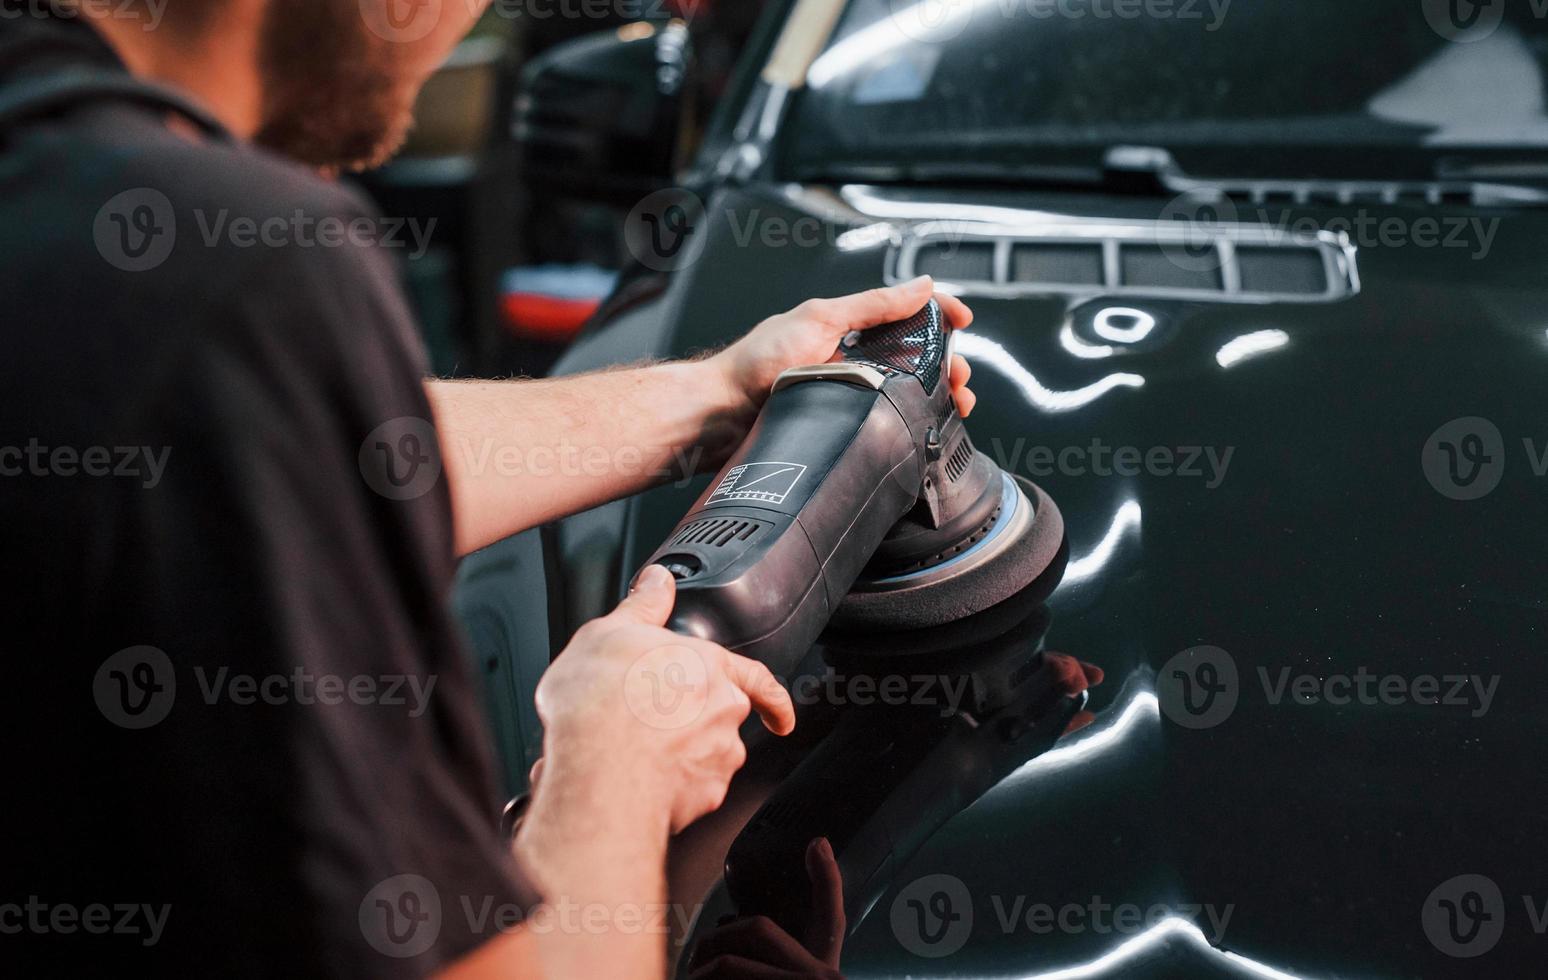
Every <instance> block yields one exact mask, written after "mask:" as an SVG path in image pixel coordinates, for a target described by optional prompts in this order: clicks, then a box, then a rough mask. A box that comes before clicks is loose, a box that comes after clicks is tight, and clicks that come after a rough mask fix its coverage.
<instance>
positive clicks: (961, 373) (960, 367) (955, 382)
mask: <svg viewBox="0 0 1548 980" xmlns="http://www.w3.org/2000/svg"><path fill="white" fill-rule="evenodd" d="M972 377H973V365H971V364H969V363H968V362H967V358H965V357H963V356H962V355H961V354H953V355H951V374H950V378H951V386H952V387H953V388H960V387H962V386H963V385H965V384H967V383H968V379H970V378H972Z"/></svg>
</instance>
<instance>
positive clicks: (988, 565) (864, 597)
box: [830, 477, 1067, 630]
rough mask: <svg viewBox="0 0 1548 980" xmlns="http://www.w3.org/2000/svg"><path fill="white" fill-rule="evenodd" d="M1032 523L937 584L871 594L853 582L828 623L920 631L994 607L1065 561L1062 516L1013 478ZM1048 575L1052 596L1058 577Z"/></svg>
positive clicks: (1037, 491) (924, 583)
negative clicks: (996, 549)
mask: <svg viewBox="0 0 1548 980" xmlns="http://www.w3.org/2000/svg"><path fill="white" fill-rule="evenodd" d="M1015 480H1016V484H1017V485H1018V486H1019V487H1020V488H1021V491H1022V493H1023V494H1025V495H1026V499H1027V500H1028V501H1029V502H1030V504H1031V506H1032V512H1033V519H1032V521H1031V523H1030V524H1028V525H1027V526H1026V527H1025V528H1024V529H1023V531H1022V532H1021V533H1020V534H1019V535H1018V536H1017V537H1016V538H1015V539H1014V540H1011V541H1008V542H1006V545H1005V548H1004V550H1002V551H1000V552H999V553H997V554H995V555H993V556H992V557H990V558H989V559H987V560H985V561H983V562H979V563H977V564H973V565H968V566H966V567H964V568H963V569H962V570H961V571H959V572H953V573H951V574H949V575H947V576H946V577H945V578H942V579H940V580H936V581H922V582H920V583H919V584H917V585H910V586H904V587H902V588H893V589H889V590H886V591H871V590H868V589H867V588H866V584H865V582H864V581H861V582H858V583H856V585H855V587H854V589H853V590H851V591H850V593H849V595H847V596H845V597H844V601H843V602H842V603H840V604H839V607H838V610H837V612H835V613H834V616H833V619H832V621H831V623H830V625H831V626H833V627H834V628H836V629H840V630H854V629H887V630H899V629H922V628H925V627H930V626H940V625H942V624H944V623H950V622H954V621H956V620H959V619H963V618H965V617H968V616H972V615H974V614H975V613H980V612H983V611H984V610H986V609H988V608H990V607H991V606H995V605H998V604H999V603H1001V602H1004V601H1005V600H1006V599H1009V598H1010V597H1011V596H1014V595H1015V594H1016V593H1018V592H1020V591H1021V590H1022V589H1024V588H1026V587H1027V586H1029V585H1031V584H1032V583H1033V582H1034V581H1036V580H1037V578H1038V576H1040V575H1042V574H1043V573H1044V572H1045V571H1049V570H1050V569H1051V567H1052V566H1054V565H1055V564H1056V563H1059V562H1061V560H1062V559H1063V557H1065V556H1066V554H1067V553H1066V551H1065V550H1064V547H1063V545H1064V516H1063V515H1062V514H1060V513H1059V508H1058V507H1057V506H1055V505H1054V502H1053V500H1052V498H1050V497H1049V496H1048V494H1046V493H1044V492H1043V490H1042V488H1040V487H1038V486H1037V485H1036V484H1034V483H1032V482H1030V481H1028V480H1025V479H1023V478H1021V477H1015ZM1062 574H1063V571H1062V568H1061V569H1060V573H1059V575H1058V576H1050V579H1051V581H1050V582H1049V584H1048V591H1050V592H1052V591H1053V588H1054V586H1056V585H1058V578H1059V577H1062Z"/></svg>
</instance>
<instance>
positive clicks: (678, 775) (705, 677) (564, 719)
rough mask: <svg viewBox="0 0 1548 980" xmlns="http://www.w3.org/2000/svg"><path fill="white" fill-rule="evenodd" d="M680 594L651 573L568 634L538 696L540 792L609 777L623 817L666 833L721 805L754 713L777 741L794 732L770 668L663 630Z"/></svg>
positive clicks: (665, 575) (742, 756)
mask: <svg viewBox="0 0 1548 980" xmlns="http://www.w3.org/2000/svg"><path fill="white" fill-rule="evenodd" d="M676 588H677V586H676V582H675V581H674V580H673V578H672V576H671V574H670V573H669V572H667V570H666V569H664V568H662V567H660V566H659V565H651V566H649V567H647V568H646V569H645V570H644V571H643V572H642V573H641V574H640V578H639V582H638V584H637V585H636V587H635V589H634V591H633V592H632V593H630V595H629V596H628V598H626V599H624V601H623V602H622V603H620V604H619V605H618V608H617V609H615V610H614V611H613V612H612V613H611V614H609V615H607V616H603V617H602V618H600V619H596V620H593V621H591V622H589V623H587V624H586V625H585V626H583V627H581V628H580V629H579V630H578V631H576V633H575V637H574V638H573V639H572V640H571V641H570V645H569V646H568V647H566V648H565V651H564V652H563V653H561V654H560V655H559V657H558V659H557V660H556V661H555V662H554V664H553V666H552V667H550V668H549V670H548V672H547V673H546V674H544V675H543V679H542V681H541V682H540V683H539V684H538V689H537V708H538V716H539V717H540V718H541V719H542V720H543V725H544V732H545V735H544V770H543V771H544V782H545V783H550V782H552V781H554V780H556V779H563V778H564V775H563V774H564V773H565V772H566V771H567V770H571V769H573V770H580V771H584V772H587V773H593V772H603V773H610V774H612V775H613V778H616V779H618V780H619V781H620V782H622V783H626V784H628V785H629V786H630V787H631V790H630V793H629V795H628V796H627V798H625V799H623V800H622V801H621V804H622V806H623V808H624V809H626V810H628V811H630V812H632V813H635V814H638V815H641V816H642V817H643V818H644V819H648V820H650V819H657V818H666V819H667V821H668V826H669V829H670V830H671V832H673V833H676V832H677V831H679V830H682V829H683V828H684V827H686V826H687V825H688V824H690V823H692V822H693V821H694V820H697V819H698V818H699V817H701V816H703V815H704V814H706V813H709V812H710V811H711V810H714V809H715V808H716V807H718V806H720V804H721V801H722V800H723V799H724V798H725V794H726V787H727V786H728V785H729V783H730V781H731V777H732V775H733V774H735V773H736V771H737V770H738V769H740V768H741V767H742V763H743V762H744V761H745V760H746V758H747V750H746V748H745V747H744V746H743V745H742V739H741V737H740V736H739V735H738V733H737V729H738V728H739V727H740V726H741V724H742V722H743V721H744V720H745V719H746V718H747V715H748V713H749V711H750V710H752V709H753V708H756V709H757V711H758V714H759V716H760V717H761V718H762V719H763V723H764V725H765V726H766V727H767V728H768V729H769V730H770V731H772V732H774V733H775V734H777V735H786V734H789V732H790V731H791V730H792V729H793V728H794V727H795V709H794V708H793V707H792V705H791V702H790V695H789V694H788V693H787V692H786V691H785V689H784V688H783V687H781V686H780V684H779V682H778V681H776V680H775V679H774V676H773V675H772V674H771V673H769V669H768V668H767V667H765V666H764V665H763V664H761V663H759V662H757V661H756V660H749V659H748V658H746V657H742V656H739V655H737V654H734V653H731V652H729V651H728V650H726V649H724V648H723V647H720V646H717V645H716V644H714V643H710V642H708V641H706V640H700V639H696V638H694V637H687V636H680V635H678V634H676V633H673V632H670V631H669V630H666V629H664V628H663V627H662V624H663V623H665V622H666V620H667V617H668V616H669V615H671V612H672V603H673V601H674V599H675V597H676ZM663 840H664V838H663Z"/></svg>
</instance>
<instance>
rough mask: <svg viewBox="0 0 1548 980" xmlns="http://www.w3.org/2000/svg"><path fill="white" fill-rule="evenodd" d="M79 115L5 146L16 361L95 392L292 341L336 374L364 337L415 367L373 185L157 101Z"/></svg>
mask: <svg viewBox="0 0 1548 980" xmlns="http://www.w3.org/2000/svg"><path fill="white" fill-rule="evenodd" d="M71 115H72V118H67V119H62V120H59V121H58V122H54V123H50V124H48V125H43V126H37V127H29V129H28V131H27V132H26V133H24V134H19V136H18V138H15V139H12V140H10V141H8V142H7V144H6V145H5V147H4V149H3V150H0V255H3V257H4V258H5V261H4V262H0V293H3V294H4V295H6V296H7V301H8V304H9V305H10V307H11V312H12V313H13V314H14V315H13V316H10V317H7V318H6V325H5V327H3V328H0V340H3V343H4V346H5V347H6V349H7V350H8V353H9V354H10V360H11V363H12V365H13V366H15V367H16V369H17V370H18V371H26V370H28V367H27V365H29V364H31V365H54V366H57V367H58V368H59V369H60V371H61V373H64V372H65V371H66V370H68V372H69V373H70V374H71V375H72V376H73V377H74V378H75V379H76V380H77V381H78V382H79V383H80V384H81V385H87V386H95V387H98V388H99V389H100V387H101V385H100V384H99V383H100V382H102V381H103V379H104V377H116V378H117V382H116V384H115V387H114V389H113V390H116V391H118V392H120V393H122V394H123V396H124V397H133V396H131V395H129V393H128V392H127V391H125V389H141V390H142V393H143V390H144V389H145V388H146V387H147V386H153V385H155V384H156V383H157V382H156V380H155V375H157V374H160V373H162V372H164V371H170V370H176V369H177V364H178V363H179V362H181V363H182V364H184V365H186V364H187V363H188V362H189V361H190V360H193V361H196V362H197V361H200V360H210V359H216V360H221V359H225V360H230V358H231V357H232V356H235V357H240V358H243V359H252V358H254V357H256V356H260V355H263V354H264V352H265V351H273V350H281V349H282V350H284V351H285V352H286V360H287V363H289V364H290V365H291V366H292V367H293V368H295V369H298V370H302V371H304V372H308V373H312V374H318V375H326V376H329V377H331V376H333V375H335V374H337V373H338V372H339V371H340V370H342V369H343V362H344V361H345V360H346V359H347V358H348V356H349V351H350V350H351V349H353V348H356V347H365V348H372V349H374V350H376V351H378V352H379V357H380V358H381V359H382V361H383V363H385V364H388V365H397V366H398V367H399V368H400V369H402V370H403V371H412V370H414V369H415V368H417V366H418V364H417V362H418V360H419V357H420V354H419V352H418V349H417V341H416V339H415V338H414V330H413V324H412V319H411V317H410V314H409V312H408V309H407V306H406V304H405V302H404V301H403V297H402V294H401V287H400V286H399V284H398V282H397V278H396V274H395V270H394V267H393V265H392V263H391V262H390V261H389V260H388V258H387V257H386V256H385V255H384V254H382V250H381V249H380V248H378V247H377V245H378V244H379V242H377V241H376V240H374V239H373V235H376V234H378V233H379V231H380V229H381V227H382V224H383V223H382V222H381V221H380V220H379V219H378V217H377V215H376V212H375V210H374V208H372V206H371V205H370V204H369V203H368V202H367V201H366V200H365V199H364V198H363V197H362V196H361V195H359V194H358V193H356V192H354V191H352V190H350V189H348V188H346V187H344V186H341V185H339V184H337V183H334V182H330V181H326V180H323V179H322V178H320V177H318V176H316V175H315V174H313V173H311V172H309V171H308V170H306V169H305V168H303V167H300V166H298V165H296V164H293V163H290V162H288V161H285V160H283V159H280V158H278V157H276V156H274V155H272V154H269V153H266V152H264V151H262V150H259V149H256V148H253V147H250V146H248V145H245V144H241V143H237V142H227V141H219V140H201V139H198V138H195V137H192V136H190V135H186V134H184V133H181V132H177V131H174V130H171V129H169V128H168V127H167V126H166V125H165V124H164V122H163V121H162V117H161V116H160V115H159V114H157V113H152V112H147V111H143V110H139V109H137V108H128V107H120V106H102V107H93V108H91V109H90V110H88V111H87V112H84V113H79V114H76V113H72V114H71ZM125 371H130V372H134V374H133V375H131V376H128V377H126V376H124V374H123V373H122V372H125ZM4 373H7V374H8V373H9V372H4ZM137 379H138V380H137Z"/></svg>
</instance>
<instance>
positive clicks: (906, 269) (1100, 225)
mask: <svg viewBox="0 0 1548 980" xmlns="http://www.w3.org/2000/svg"><path fill="white" fill-rule="evenodd" d="M1355 259H1356V250H1355V248H1354V246H1352V245H1351V244H1350V243H1349V241H1348V238H1347V236H1344V235H1342V234H1335V233H1333V232H1319V233H1316V234H1300V233H1291V232H1287V231H1284V230H1281V229H1278V228H1273V227H1268V226H1262V225H1251V224H1226V223H1215V224H1208V225H1204V224H1200V225H1194V224H1190V223H1188V222H1183V221H1149V222H1139V221H1133V222H1123V221H1101V220H1089V221H1088V220H1080V219H1065V220H1063V221H1050V222H1038V223H1031V222H1029V223H1028V224H1027V225H1025V226H1014V225H995V224H988V223H979V222H961V221H926V222H922V223H919V224H916V225H913V226H912V227H910V228H909V229H908V231H907V232H905V234H904V235H903V236H902V237H901V239H900V240H899V242H898V244H896V245H894V246H893V248H892V249H891V251H890V253H889V255H888V260H887V262H888V268H887V279H888V280H889V281H891V282H904V281H907V280H909V279H912V278H913V277H914V276H916V275H920V274H923V273H929V274H930V275H932V276H934V277H935V278H936V279H938V280H940V281H941V282H943V283H946V284H949V285H950V286H952V287H954V288H955V289H956V290H958V291H959V292H962V293H964V294H967V295H979V296H994V297H1004V298H1014V297H1018V296H1045V295H1067V296H1075V297H1078V298H1082V299H1085V298H1092V297H1096V296H1124V295H1130V296H1144V297H1149V298H1156V299H1167V298H1175V299H1187V300H1194V301H1202V302H1215V303H1273V302H1291V303H1330V302H1335V301H1337V300H1342V299H1347V298H1348V297H1350V296H1353V295H1355V294H1356V293H1358V292H1359V291H1360V279H1359V273H1358V271H1357V268H1356V263H1355Z"/></svg>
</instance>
